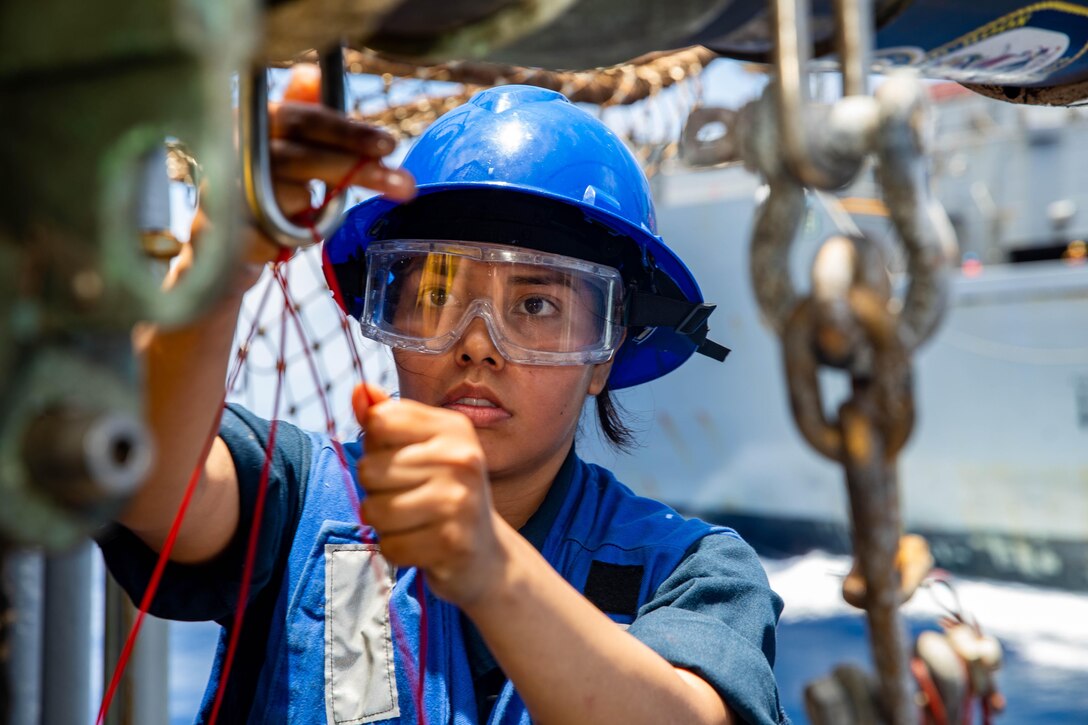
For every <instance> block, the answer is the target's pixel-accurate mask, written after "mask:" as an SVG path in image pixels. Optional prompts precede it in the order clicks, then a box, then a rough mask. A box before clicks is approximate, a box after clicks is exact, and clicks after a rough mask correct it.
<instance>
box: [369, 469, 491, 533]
mask: <svg viewBox="0 0 1088 725" xmlns="http://www.w3.org/2000/svg"><path fill="white" fill-rule="evenodd" d="M436 473H438V472H436ZM476 499H477V495H476V494H474V493H473V492H472V491H471V490H470V489H468V488H467V487H465V486H463V485H461V484H460V483H459V482H456V481H453V480H450V479H448V478H444V477H442V476H441V475H436V476H434V477H432V478H430V479H428V480H427V482H426V483H425V484H424V485H422V486H416V487H414V488H408V489H403V490H398V491H381V492H375V493H368V495H367V496H366V498H364V499H363V501H362V513H363V520H364V521H365V522H366V523H368V524H369V525H371V526H373V527H374V528H375V529H376V530H377V531H378V532H379V533H380V534H381V536H382V537H383V538H384V537H386V536H389V535H391V534H398V533H404V532H407V531H414V530H417V529H420V528H423V527H426V526H431V525H434V524H438V523H441V522H443V521H454V520H456V521H459V522H460V524H461V525H467V526H474V525H475V524H476V519H478V518H479V512H480V510H481V507H480V506H479V505H478V502H477V500H476Z"/></svg>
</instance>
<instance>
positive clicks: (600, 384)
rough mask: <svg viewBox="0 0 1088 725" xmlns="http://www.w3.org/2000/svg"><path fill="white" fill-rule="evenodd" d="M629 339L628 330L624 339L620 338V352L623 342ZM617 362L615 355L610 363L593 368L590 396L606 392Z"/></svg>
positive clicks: (624, 334)
mask: <svg viewBox="0 0 1088 725" xmlns="http://www.w3.org/2000/svg"><path fill="white" fill-rule="evenodd" d="M626 339H627V330H626V329H625V330H624V331H623V337H621V338H620V341H619V344H618V345H616V349H617V350H619V349H620V347H621V346H622V345H623V341H624V340H626ZM615 361H616V355H615V353H613V355H612V358H611V359H610V360H609V361H608V362H603V363H597V364H596V365H594V366H593V373H592V374H591V375H590V378H589V391H588V392H589V394H590V395H597V394H598V393H600V392H601V391H602V390H604V386H605V384H606V383H607V382H608V376H609V375H611V374H612V363H614V362H615Z"/></svg>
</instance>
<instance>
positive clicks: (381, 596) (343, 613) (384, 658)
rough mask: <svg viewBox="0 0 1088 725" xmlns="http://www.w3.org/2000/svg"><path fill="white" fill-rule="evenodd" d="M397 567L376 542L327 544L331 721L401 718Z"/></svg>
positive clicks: (335, 724)
mask: <svg viewBox="0 0 1088 725" xmlns="http://www.w3.org/2000/svg"><path fill="white" fill-rule="evenodd" d="M392 591H393V570H392V567H390V566H389V564H388V563H387V562H386V561H385V559H384V558H383V557H382V555H381V552H380V551H379V549H378V546H377V545H376V544H326V545H325V714H326V718H327V721H328V725H361V724H362V723H368V722H373V721H375V720H386V719H389V718H395V717H399V716H400V703H399V701H398V699H397V679H396V672H395V670H394V663H393V638H392V634H391V630H390V625H389V597H390V594H391V593H392Z"/></svg>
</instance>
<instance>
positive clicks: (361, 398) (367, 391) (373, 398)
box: [351, 382, 389, 425]
mask: <svg viewBox="0 0 1088 725" xmlns="http://www.w3.org/2000/svg"><path fill="white" fill-rule="evenodd" d="M386 400H389V395H388V394H387V393H386V392H385V391H384V390H382V388H381V386H380V385H375V384H374V383H365V382H364V383H359V384H358V385H356V386H355V389H354V390H352V391H351V409H352V410H353V411H354V412H355V420H357V421H359V425H363V424H364V423H365V422H366V412H367V409H368V408H369V407H370V406H372V405H377V404H378V403H381V402H384V401H386Z"/></svg>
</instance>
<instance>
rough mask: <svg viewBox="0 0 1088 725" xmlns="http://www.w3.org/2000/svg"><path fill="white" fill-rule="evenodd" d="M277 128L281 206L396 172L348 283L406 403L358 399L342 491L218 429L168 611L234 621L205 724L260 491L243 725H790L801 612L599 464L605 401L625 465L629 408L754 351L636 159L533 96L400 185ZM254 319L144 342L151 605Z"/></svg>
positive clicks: (356, 134)
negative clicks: (589, 444) (582, 429)
mask: <svg viewBox="0 0 1088 725" xmlns="http://www.w3.org/2000/svg"><path fill="white" fill-rule="evenodd" d="M273 128H274V129H278V130H277V131H276V133H277V134H278V135H279V136H280V137H281V138H279V139H278V140H277V142H276V143H275V144H274V145H273V150H274V152H275V153H276V154H277V159H278V165H277V167H276V168H277V169H278V174H279V176H280V181H281V182H282V183H281V189H284V188H285V189H288V190H290V189H291V188H292V187H293V186H294V185H296V182H297V181H298V180H299V179H301V178H303V177H304V178H312V177H317V178H323V179H326V180H328V181H329V182H334V181H335V180H337V174H338V173H342V171H343V170H344V169H346V168H348V167H350V165H351V164H352V163H353V162H354V161H355V160H356V159H357V158H358V156H359V154H360V153H362V154H364V155H367V154H369V155H370V156H372V157H373V159H372V163H368V164H366V165H365V166H364V171H363V176H362V177H361V181H362V182H364V183H366V184H367V185H369V186H371V187H373V188H376V189H378V190H379V191H383V192H385V194H384V195H382V196H377V197H374V198H372V199H370V200H368V201H365V202H363V203H361V204H360V205H358V206H356V207H355V208H354V209H353V210H351V211H350V212H349V213H348V215H347V217H346V219H345V221H344V223H343V225H342V227H341V228H340V229H339V231H338V232H337V233H336V234H335V235H334V236H333V237H332V238H331V239H330V240H329V241H328V242H327V252H328V255H329V258H330V260H331V262H332V270H333V271H332V273H330V275H329V276H330V286H331V287H332V288H333V289H334V290H335V291H336V292H337V296H338V301H339V302H340V303H341V304H342V305H343V306H344V308H345V310H346V311H347V312H348V313H349V314H351V315H352V316H353V317H355V318H356V319H358V321H359V324H360V327H361V329H362V332H363V334H364V335H365V336H367V337H369V338H371V339H374V340H378V341H381V342H383V343H385V344H387V345H389V346H390V347H391V348H392V352H393V358H394V361H395V364H396V370H397V373H398V378H399V391H398V394H397V395H396V396H395V397H394V398H390V397H389V396H387V395H386V393H385V392H383V391H382V390H380V389H379V388H378V387H376V386H374V385H367V386H365V387H361V388H359V389H358V390H357V391H356V396H355V404H356V414H357V417H358V419H359V423H360V425H361V427H362V429H363V431H364V433H363V435H362V436H361V439H360V440H359V441H358V442H356V443H354V444H349V445H347V446H346V447H345V449H346V459H347V461H346V463H347V469H348V470H349V471H350V472H351V473H352V474H355V480H354V481H352V480H350V479H347V485H345V473H344V466H343V461H342V459H341V456H340V454H339V453H338V449H337V447H336V446H335V445H334V444H333V443H332V442H331V441H330V440H329V438H328V437H327V436H326V435H323V434H313V433H306V432H303V431H302V430H299V429H298V428H295V427H293V426H291V425H289V424H287V423H283V422H280V423H278V424H277V427H276V435H275V443H274V446H273V450H272V451H271V452H269V453H266V450H265V446H266V443H267V441H268V440H269V437H270V433H271V427H272V424H271V423H270V422H268V421H265V420H261V419H259V418H258V417H256V416H255V415H253V414H252V413H250V412H248V411H246V410H244V409H242V408H241V407H238V406H235V405H231V406H228V408H227V410H226V411H225V412H224V413H223V417H222V421H221V424H220V427H219V434H218V437H217V438H216V439H215V441H214V443H213V445H212V446H211V448H210V454H209V455H208V456H207V460H206V462H205V463H204V472H203V476H204V478H203V480H202V483H201V486H200V488H199V489H198V492H197V494H196V496H195V497H194V500H193V502H192V504H191V510H190V512H189V514H188V516H187V523H186V524H185V525H184V526H183V527H182V529H181V534H180V537H179V539H178V543H177V548H175V550H174V554H173V556H172V561H171V563H170V564H169V566H168V568H167V573H166V576H165V578H164V580H163V583H162V586H161V589H160V592H159V594H158V596H157V597H156V599H155V603H154V606H153V610H152V612H153V613H154V614H156V615H158V616H163V617H168V618H175V619H185V620H216V621H218V622H220V623H221V624H223V625H224V627H225V629H224V633H223V637H222V638H221V643H220V647H219V650H218V652H217V655H216V662H215V666H214V668H213V674H212V677H211V680H210V683H209V686H208V690H207V692H206V694H205V698H204V702H203V704H202V707H201V721H204V719H206V718H207V717H208V714H209V710H210V709H211V707H212V704H213V702H214V700H215V697H216V694H217V692H216V688H217V682H218V679H219V677H218V673H219V670H220V668H221V667H222V665H223V661H224V655H225V649H226V647H225V644H226V642H227V637H228V632H227V630H226V628H229V627H230V626H231V618H232V616H233V612H234V609H235V606H236V604H237V600H238V598H239V594H238V590H239V580H240V577H241V571H242V563H243V558H244V551H245V544H246V541H247V538H248V536H249V533H250V528H251V526H252V523H253V519H254V509H255V502H256V501H257V498H258V490H259V488H260V486H261V485H264V479H267V484H266V485H267V486H268V488H267V497H266V499H265V503H264V511H263V516H262V522H261V528H260V533H259V543H260V546H259V547H258V558H257V561H256V564H255V567H254V576H253V582H252V586H251V589H250V593H249V597H248V602H247V604H246V606H247V610H246V616H245V619H244V627H243V629H244V631H243V632H242V634H241V646H240V647H239V648H238V654H237V656H236V659H235V661H234V663H233V668H232V670H231V676H230V679H229V681H228V684H227V686H226V687H227V689H226V691H225V692H224V693H223V695H222V697H223V703H222V710H221V712H220V714H219V722H230V723H235V722H238V723H241V722H251V723H280V722H290V723H329V725H333V724H334V723H335V724H342V723H371V722H373V723H417V722H425V723H428V724H430V723H485V722H490V723H528V722H530V721H533V722H541V723H564V724H568V723H625V724H626V723H642V722H645V723H664V722H675V723H734V722H746V723H778V722H782V721H784V720H785V716H784V714H783V712H782V710H781V708H780V706H779V698H778V692H777V687H776V684H775V679H774V675H773V670H772V667H773V664H774V656H775V625H776V621H777V618H778V615H779V613H780V611H781V607H782V603H781V600H780V599H779V598H778V597H777V596H776V595H775V594H774V592H772V591H771V589H770V588H769V585H768V582H767V578H766V575H765V573H764V571H763V570H762V568H761V566H760V563H759V561H758V559H757V557H756V556H755V554H754V552H753V551H752V549H751V548H750V547H749V546H748V545H747V544H746V543H745V542H744V541H743V540H742V539H741V538H740V537H739V536H738V535H737V533H736V532H734V531H733V530H731V529H728V528H724V527H720V526H712V525H710V524H707V523H704V522H702V521H699V520H695V519H685V518H683V517H681V516H680V515H679V514H677V513H676V512H674V511H672V510H671V509H669V508H668V507H667V506H665V505H663V504H661V503H658V502H655V501H652V500H650V499H646V498H641V497H639V496H636V495H635V494H633V493H632V492H631V491H630V490H629V489H628V488H626V487H625V486H624V485H623V484H621V483H620V482H618V481H617V480H616V479H615V478H614V477H613V476H612V474H611V473H609V471H607V470H606V469H604V468H601V467H599V466H596V465H591V464H588V463H586V462H584V461H583V460H581V459H580V458H579V457H578V455H577V453H576V450H575V449H576V445H575V441H576V438H577V437H578V431H579V419H580V413H581V411H582V408H583V407H584V406H585V405H586V403H587V401H590V400H592V401H594V403H595V407H596V411H597V414H598V419H599V423H600V426H601V429H602V431H603V434H604V435H605V436H606V438H607V439H609V440H610V441H611V442H612V443H614V444H617V445H618V446H621V447H622V446H624V445H625V444H629V443H630V441H631V439H632V434H631V431H630V430H629V429H628V428H627V427H626V426H625V424H624V423H623V421H622V419H621V417H620V415H619V412H618V408H617V406H616V405H615V404H614V402H613V399H612V397H611V394H612V391H615V390H618V389H622V388H627V387H631V386H634V385H638V384H641V383H645V382H647V381H650V380H653V379H655V378H658V377H660V376H662V375H664V374H666V373H668V372H670V371H672V370H674V369H676V368H677V367H679V366H680V365H681V364H683V363H684V362H685V361H686V360H687V359H688V358H690V357H691V356H692V355H693V354H696V353H701V354H705V355H709V356H710V357H712V358H717V359H724V357H725V353H726V352H727V351H726V350H725V349H724V348H722V347H721V346H720V345H718V344H716V343H715V342H712V341H711V340H710V339H709V338H708V330H709V328H708V325H707V318H708V317H709V314H710V312H711V310H712V309H713V307H712V306H710V305H707V304H705V303H704V302H703V300H702V297H701V294H700V292H699V288H698V285H697V284H696V282H695V280H694V278H693V277H692V275H691V273H690V272H689V270H688V269H687V268H686V267H685V266H684V264H683V263H682V262H681V260H680V259H679V258H678V257H677V256H676V255H675V254H674V253H673V252H672V251H670V249H669V248H668V247H667V246H666V245H665V244H664V242H663V241H662V240H661V238H660V237H659V236H657V234H656V230H655V221H654V211H653V205H652V202H651V198H650V192H649V186H648V183H647V181H646V178H645V176H644V175H643V173H642V171H641V169H640V168H639V166H638V164H637V162H636V161H635V159H634V158H633V156H632V155H631V154H630V152H629V151H628V150H627V149H626V147H625V146H624V145H623V143H622V141H621V140H620V139H619V138H618V137H617V136H616V135H615V134H613V133H612V132H611V131H610V130H609V129H608V128H607V127H606V126H605V125H603V124H602V123H601V122H600V121H598V120H597V119H596V118H594V117H593V116H591V115H590V114H588V113H586V112H585V111H583V110H582V109H580V108H578V107H577V106H575V105H573V104H571V103H570V102H568V101H567V100H566V99H565V98H564V97H563V96H561V95H560V94H557V93H553V92H551V91H546V90H542V89H537V88H529V87H523V86H507V87H500V88H495V89H491V90H486V91H482V92H480V93H478V94H477V95H476V96H474V97H473V99H472V100H471V101H470V102H469V103H467V104H466V105H464V106H462V107H461V108H459V109H456V110H454V111H452V112H450V113H448V114H446V115H445V116H443V117H442V118H441V119H439V120H438V121H437V122H436V123H434V124H433V125H432V126H431V128H430V129H429V130H428V131H427V132H426V133H425V134H424V135H423V136H422V137H421V138H420V139H419V140H418V142H417V143H416V145H415V146H414V147H413V149H412V150H411V152H410V153H409V154H408V156H407V158H406V159H405V161H404V164H403V168H402V169H401V170H398V171H392V170H388V169H385V168H384V167H383V166H381V164H380V163H379V161H378V160H379V158H380V157H381V156H382V155H384V154H385V153H388V151H389V150H390V148H391V144H390V143H389V139H388V138H385V137H383V136H380V135H376V132H374V131H372V130H370V129H366V128H363V127H361V126H359V125H357V124H353V123H351V122H349V121H346V120H341V119H337V118H334V117H332V116H331V115H329V114H328V113H325V112H323V111H320V110H319V109H306V108H305V107H295V106H286V107H284V108H283V109H280V112H279V113H278V114H277V122H276V123H274V124H273ZM303 150H307V151H308V152H309V155H305V154H303V153H302V151H303ZM408 174H411V176H412V177H414V181H415V183H416V184H417V187H416V190H415V192H416V193H415V197H414V199H412V200H410V201H405V200H406V199H407V198H408V197H411V196H412V194H413V188H412V179H411V178H410V177H409V176H408ZM300 196H301V195H300ZM238 304H239V303H238V300H237V296H235V297H233V298H232V299H231V300H228V301H227V302H225V303H223V304H222V305H220V306H219V308H218V309H217V310H216V311H214V312H213V313H211V314H210V315H209V317H208V318H207V319H205V320H203V321H202V322H201V323H200V324H197V325H194V326H193V327H192V328H190V329H185V330H180V331H172V332H168V331H153V332H151V333H149V334H148V335H147V340H146V341H145V343H144V345H145V358H146V364H147V379H148V387H149V390H148V399H149V419H150V421H151V425H152V428H153V430H154V432H155V434H156V437H157V439H158V443H159V447H160V449H161V450H163V455H162V456H160V461H159V463H158V464H157V468H156V472H155V475H153V477H152V480H151V481H150V482H149V484H148V485H147V486H145V487H144V489H143V490H142V491H141V493H140V495H139V496H138V498H137V500H136V501H135V502H134V504H133V505H132V507H131V508H130V509H129V510H128V511H127V512H126V513H125V515H124V517H123V518H122V520H121V522H120V525H118V526H117V527H116V528H115V529H114V530H113V531H112V532H111V533H110V534H108V535H107V536H105V537H103V538H102V540H101V542H100V543H101V546H102V548H103V550H104V552H105V555H106V559H107V562H108V564H109V567H110V570H111V571H112V572H113V574H114V576H115V577H116V578H117V579H118V580H119V581H120V583H121V584H122V585H123V586H124V587H125V588H126V589H127V590H128V591H129V593H130V594H131V595H132V596H133V597H134V598H136V599H138V598H139V596H140V595H141V594H142V592H143V591H144V589H145V587H146V586H147V583H148V580H149V577H150V574H151V570H152V567H153V564H154V561H155V556H156V555H155V552H156V550H158V549H159V548H161V547H162V544H163V541H164V539H165V537H166V535H167V532H168V529H169V523H170V518H171V514H172V512H173V509H174V508H175V507H176V506H177V504H178V501H179V500H180V498H181V490H182V489H183V488H184V485H185V481H186V480H187V478H188V471H190V470H191V469H192V466H193V463H195V461H196V460H197V459H198V458H199V456H200V455H201V450H202V443H203V439H204V437H205V436H204V434H202V433H201V431H202V430H203V429H208V428H210V427H211V425H212V422H213V421H214V418H215V415H216V414H217V412H218V400H219V396H221V390H222V383H221V381H222V380H223V373H224V370H225V367H226V361H227V359H228V356H229V352H230V344H231V343H230V340H231V331H232V330H233V326H232V325H233V322H234V318H235V316H236V314H237V311H238ZM266 459H267V460H268V466H267V470H265V469H266V465H265V462H266ZM262 474H263V475H262ZM360 498H361V505H359V503H358V501H359V499H360ZM359 509H361V511H360V510H359ZM360 514H361V516H360ZM360 518H361V520H362V521H363V522H365V523H363V524H360V523H359V521H360ZM375 539H376V540H377V541H378V542H380V543H378V544H376V543H374V542H375ZM421 650H424V651H425V658H424V659H423V661H422V662H421V658H420V654H421ZM421 664H422V675H423V684H422V689H421V690H420V689H418V688H419V677H420V670H421V667H420V665H421ZM420 707H422V709H423V712H419V711H418V708H420Z"/></svg>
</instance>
